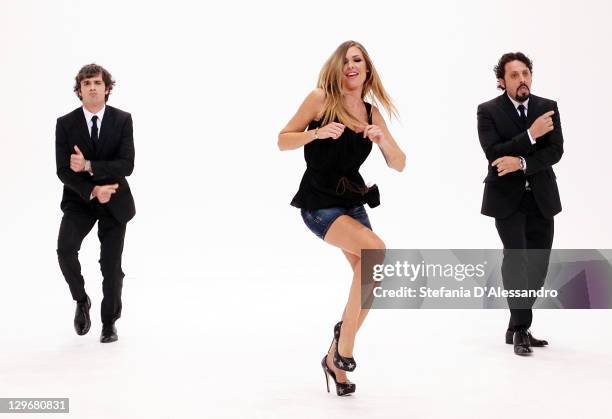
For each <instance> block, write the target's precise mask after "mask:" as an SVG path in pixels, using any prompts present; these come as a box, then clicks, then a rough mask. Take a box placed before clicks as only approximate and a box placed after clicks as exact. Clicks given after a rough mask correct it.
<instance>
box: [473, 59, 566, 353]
mask: <svg viewBox="0 0 612 419" xmlns="http://www.w3.org/2000/svg"><path fill="white" fill-rule="evenodd" d="M495 74H496V77H497V81H498V88H499V89H501V90H504V93H503V94H502V95H501V96H499V97H497V98H495V99H493V100H490V101H488V102H485V103H483V104H481V105H479V106H478V136H479V138H480V144H481V146H482V149H483V150H484V152H485V155H486V157H487V160H488V162H489V165H488V174H487V177H486V179H485V181H484V182H485V188H484V196H483V201H482V211H481V212H482V214H484V215H488V216H490V217H495V226H496V227H497V231H498V233H499V236H500V238H501V240H502V243H503V245H504V260H503V263H502V278H503V282H504V287H505V288H506V289H507V290H510V289H512V290H520V289H523V290H525V289H527V290H537V289H539V288H541V287H542V286H543V285H544V280H545V278H546V273H547V271H548V261H549V256H550V249H551V247H552V241H553V234H554V220H553V217H554V215H555V214H557V213H559V212H560V211H561V200H560V198H559V190H558V188H557V182H556V180H555V179H556V176H555V173H554V172H553V170H552V165H554V164H555V163H557V162H558V161H559V160H560V159H561V156H562V154H563V134H562V131H561V120H560V117H559V110H558V108H557V103H556V102H554V101H552V100H549V99H544V98H541V97H538V96H535V95H532V94H531V76H532V62H531V60H530V59H529V58H528V57H526V56H525V55H524V54H522V53H520V52H516V53H508V54H504V55H503V56H502V57H501V58H500V60H499V63H498V64H497V66H495ZM534 302H535V298H509V299H508V303H509V306H510V323H509V325H508V330H507V331H506V343H508V344H514V352H515V353H516V354H518V355H527V354H530V353H531V352H532V350H531V347H532V346H545V345H548V342H546V341H545V340H540V339H536V338H534V337H533V335H532V334H531V332H530V331H529V328H530V326H531V322H532V317H533V314H532V310H531V307H532V306H533V303H534Z"/></svg>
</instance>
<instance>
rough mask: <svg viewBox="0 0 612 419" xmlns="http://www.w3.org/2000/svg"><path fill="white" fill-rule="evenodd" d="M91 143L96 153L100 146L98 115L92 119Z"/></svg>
mask: <svg viewBox="0 0 612 419" xmlns="http://www.w3.org/2000/svg"><path fill="white" fill-rule="evenodd" d="M91 142H92V144H93V149H94V151H95V150H96V146H97V145H98V144H97V143H98V115H94V116H92V117H91Z"/></svg>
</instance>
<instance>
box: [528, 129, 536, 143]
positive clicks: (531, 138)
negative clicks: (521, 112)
mask: <svg viewBox="0 0 612 419" xmlns="http://www.w3.org/2000/svg"><path fill="white" fill-rule="evenodd" d="M527 135H528V136H529V141H531V145H534V144H535V143H536V142H535V140H534V139H533V137H532V136H531V133H530V132H529V130H527Z"/></svg>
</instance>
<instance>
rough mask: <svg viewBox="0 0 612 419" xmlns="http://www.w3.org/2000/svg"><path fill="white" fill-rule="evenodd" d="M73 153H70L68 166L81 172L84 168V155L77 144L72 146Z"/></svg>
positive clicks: (74, 170)
mask: <svg viewBox="0 0 612 419" xmlns="http://www.w3.org/2000/svg"><path fill="white" fill-rule="evenodd" d="M74 151H75V154H71V155H70V168H71V169H72V171H73V172H77V173H78V172H82V171H84V170H85V156H83V153H81V150H79V148H78V147H77V146H74Z"/></svg>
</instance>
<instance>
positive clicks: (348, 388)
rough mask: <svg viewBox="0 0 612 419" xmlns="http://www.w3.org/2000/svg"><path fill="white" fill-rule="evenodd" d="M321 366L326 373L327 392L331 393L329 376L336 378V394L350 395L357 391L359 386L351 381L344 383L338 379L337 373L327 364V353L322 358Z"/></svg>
mask: <svg viewBox="0 0 612 419" xmlns="http://www.w3.org/2000/svg"><path fill="white" fill-rule="evenodd" d="M321 366H322V367H323V373H324V374H325V383H326V384H327V392H328V393H329V392H330V391H329V377H331V378H332V380H334V384H336V394H337V395H338V396H348V395H350V394H353V393H354V392H355V389H356V388H357V386H356V385H355V384H354V383H351V382H350V381H345V382H343V383H339V382H338V380H336V373H335V372H333V371H332V370H330V369H329V367H328V366H327V354H326V355H325V356H324V357H323V359H322V360H321Z"/></svg>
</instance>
